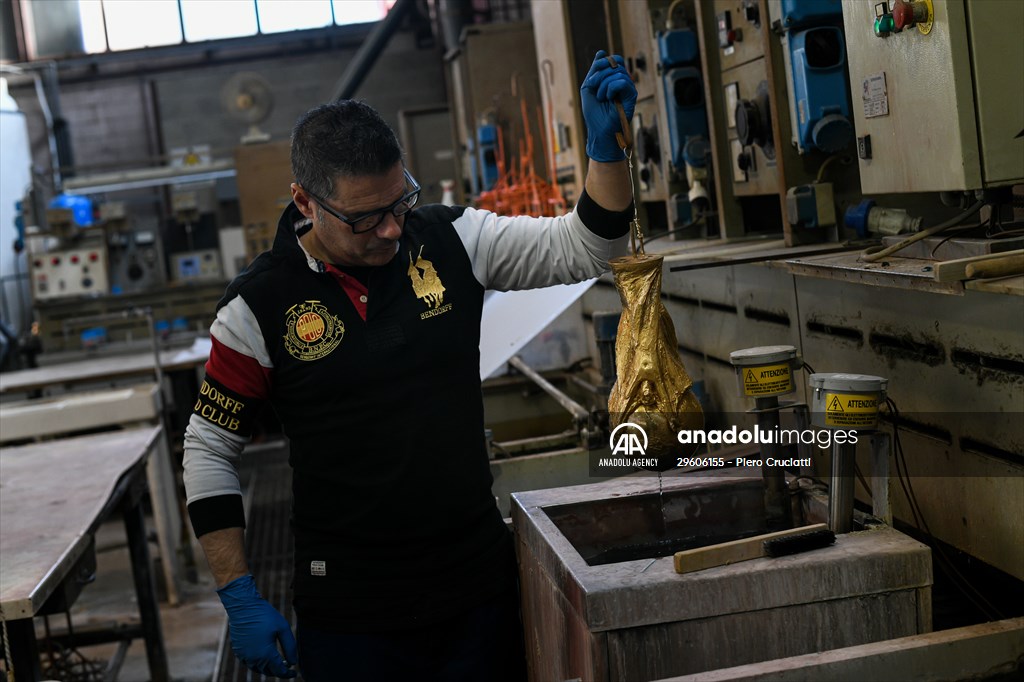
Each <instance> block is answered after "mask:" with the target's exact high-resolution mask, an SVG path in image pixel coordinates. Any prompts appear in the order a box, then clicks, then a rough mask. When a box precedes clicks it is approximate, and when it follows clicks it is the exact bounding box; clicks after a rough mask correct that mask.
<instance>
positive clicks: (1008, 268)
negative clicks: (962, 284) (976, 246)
mask: <svg viewBox="0 0 1024 682" xmlns="http://www.w3.org/2000/svg"><path fill="white" fill-rule="evenodd" d="M966 274H967V278H968V279H974V278H976V277H977V278H989V277H1008V276H1010V275H1024V254H1021V255H1018V256H1001V257H999V258H991V259H989V260H983V261H980V262H978V263H968V265H967V270H966Z"/></svg>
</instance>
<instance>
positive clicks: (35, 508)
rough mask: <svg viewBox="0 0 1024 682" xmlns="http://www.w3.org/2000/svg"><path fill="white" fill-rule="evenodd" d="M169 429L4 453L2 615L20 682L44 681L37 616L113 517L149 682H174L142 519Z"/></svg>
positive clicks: (0, 467) (0, 459)
mask: <svg viewBox="0 0 1024 682" xmlns="http://www.w3.org/2000/svg"><path fill="white" fill-rule="evenodd" d="M161 431H162V429H161V427H159V426H157V427H151V428H142V429H131V430H127V431H114V432H108V433H102V434H98V435H91V436H82V437H79V438H69V439H66V440H56V441H49V442H46V443H38V444H33V445H26V446H20V447H14V448H0V607H2V608H3V614H4V619H5V620H6V621H7V630H8V633H9V636H10V643H11V650H12V658H13V664H14V669H15V671H16V673H17V678H16V679H18V680H38V679H40V678H41V673H40V668H39V658H38V654H37V652H36V639H35V628H34V626H33V624H32V617H33V616H34V615H35V614H36V613H37V612H38V611H39V610H40V608H41V607H42V606H43V604H44V603H45V602H46V600H47V599H48V598H49V597H50V595H51V594H53V593H54V591H55V590H57V589H58V588H59V587H60V585H61V583H62V581H64V580H65V578H67V577H68V574H69V572H70V571H71V569H72V567H73V566H74V565H75V563H76V561H78V559H79V558H81V557H82V555H83V554H84V553H85V552H86V551H87V550H88V549H89V548H90V545H91V543H92V536H93V534H94V533H95V531H96V529H97V527H98V526H99V525H100V523H102V522H103V521H104V520H105V519H106V518H107V517H108V516H109V515H110V514H111V513H113V512H115V511H120V512H121V513H122V514H123V515H124V522H125V529H126V531H127V534H128V546H129V552H130V555H131V561H132V573H133V576H134V583H135V593H136V597H137V599H138V604H139V611H140V616H141V620H142V634H143V636H144V639H145V642H146V658H147V660H148V662H149V671H150V678H151V679H152V680H154V682H165V681H166V680H169V674H168V669H167V654H166V651H165V649H164V640H163V631H162V628H161V625H160V613H159V611H158V609H157V601H156V593H155V590H154V586H153V576H152V573H151V570H150V557H149V548H148V545H147V544H146V528H145V524H144V520H143V510H142V504H141V501H142V498H143V497H144V495H145V492H146V473H145V471H146V468H145V464H146V459H147V458H148V457H149V455H150V453H151V452H153V450H154V449H155V448H156V447H157V444H158V441H159V439H160V438H161V437H162V433H161Z"/></svg>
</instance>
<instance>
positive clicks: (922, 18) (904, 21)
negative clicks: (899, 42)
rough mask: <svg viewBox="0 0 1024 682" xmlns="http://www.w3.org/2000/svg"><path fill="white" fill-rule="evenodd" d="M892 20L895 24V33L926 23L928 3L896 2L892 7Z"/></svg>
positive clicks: (900, 0)
mask: <svg viewBox="0 0 1024 682" xmlns="http://www.w3.org/2000/svg"><path fill="white" fill-rule="evenodd" d="M892 18H893V20H894V21H895V22H896V30H897V31H902V30H903V29H905V28H911V27H913V26H916V25H917V24H924V23H927V22H928V3H926V2H906V0H896V2H895V4H894V5H893V6H892Z"/></svg>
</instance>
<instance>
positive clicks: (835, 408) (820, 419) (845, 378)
mask: <svg viewBox="0 0 1024 682" xmlns="http://www.w3.org/2000/svg"><path fill="white" fill-rule="evenodd" d="M810 386H811V423H812V424H814V425H815V426H818V427H821V428H824V429H857V430H865V431H873V430H875V429H876V428H877V427H878V408H879V406H880V405H881V404H882V403H884V402H885V391H886V389H887V388H888V386H889V380H888V379H885V378H882V377H876V376H871V375H869V374H837V373H824V374H812V375H811V378H810Z"/></svg>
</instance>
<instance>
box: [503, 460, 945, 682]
mask: <svg viewBox="0 0 1024 682" xmlns="http://www.w3.org/2000/svg"><path fill="white" fill-rule="evenodd" d="M512 497H513V502H512V518H513V523H514V525H515V529H516V535H517V549H518V552H519V564H520V577H521V585H522V592H523V619H524V626H525V629H526V643H527V652H528V655H529V670H530V678H531V679H532V680H534V681H535V682H540V681H546V680H569V679H574V678H579V679H583V680H588V681H591V680H592V681H594V682H602V681H605V680H607V681H613V680H622V681H625V680H628V681H629V682H641V681H643V680H656V679H659V678H663V677H669V676H672V675H683V674H688V673H696V672H702V671H707V670H715V669H718V668H724V667H729V666H735V665H740V664H744V663H753V662H757V661H764V660H769V659H774V658H781V657H785V656H794V655H798V654H805V653H811V652H817V651H826V650H829V649H836V648H840V647H847V646H852V645H856V644H863V643H867V642H874V641H880V640H885V639H892V638H895V637H903V636H907V635H914V634H919V633H924V632H928V631H930V630H931V583H932V574H931V556H930V551H929V549H928V548H927V547H925V546H924V545H922V544H920V543H918V542H916V541H915V540H912V539H911V538H909V537H907V536H905V535H903V534H902V533H899V532H897V531H895V530H893V529H891V528H889V527H886V526H879V527H876V528H874V529H871V530H864V531H860V532H853V533H849V534H846V535H843V536H841V537H839V538H838V540H837V542H836V544H835V545H833V546H831V547H828V548H825V549H817V550H813V551H809V552H805V553H803V554H796V555H791V556H785V557H781V558H776V559H769V558H761V559H754V560H751V561H745V562H741V563H735V564H732V565H728V566H720V567H717V568H710V569H706V570H703V571H698V572H694V573H688V574H685V575H679V574H677V573H675V571H674V568H673V562H672V553H673V552H675V551H679V550H682V549H690V548H693V547H699V546H704V545H710V544H716V543H719V542H724V541H728V540H734V539H738V538H742V537H748V536H751V535H757V534H761V533H764V532H767V530H768V529H767V527H766V523H765V513H764V502H763V500H764V489H763V483H762V480H761V476H760V472H759V471H756V470H753V469H747V470H745V471H744V470H737V469H733V470H731V471H730V472H729V473H728V474H722V475H714V474H712V475H704V474H701V475H700V476H694V475H692V474H691V475H688V476H685V477H674V476H667V477H666V478H665V481H664V492H663V495H660V496H659V492H658V481H657V479H655V478H652V477H630V478H622V479H616V480H613V481H607V482H604V483H595V484H591V485H586V486H574V487H569V488H556V489H551V490H540V491H533V492H524V493H516V494H514V495H513V496H512ZM805 520H806V522H807V523H816V522H819V521H823V520H824V519H816V518H809V519H805ZM659 554H663V555H665V556H663V557H660V558H659V557H658V555H659Z"/></svg>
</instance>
